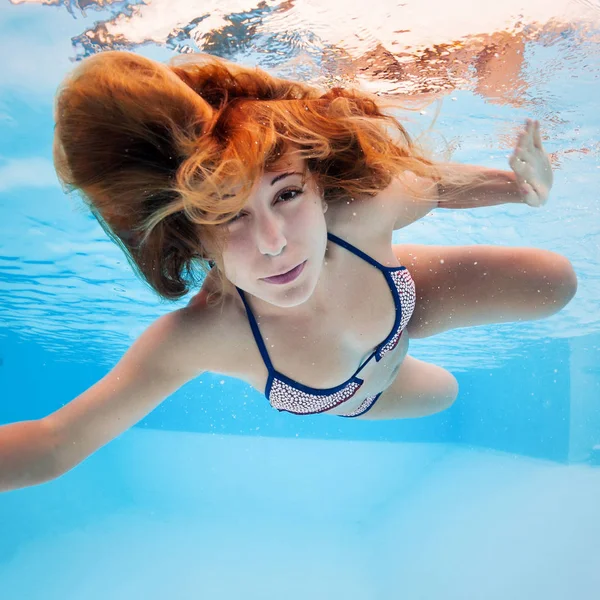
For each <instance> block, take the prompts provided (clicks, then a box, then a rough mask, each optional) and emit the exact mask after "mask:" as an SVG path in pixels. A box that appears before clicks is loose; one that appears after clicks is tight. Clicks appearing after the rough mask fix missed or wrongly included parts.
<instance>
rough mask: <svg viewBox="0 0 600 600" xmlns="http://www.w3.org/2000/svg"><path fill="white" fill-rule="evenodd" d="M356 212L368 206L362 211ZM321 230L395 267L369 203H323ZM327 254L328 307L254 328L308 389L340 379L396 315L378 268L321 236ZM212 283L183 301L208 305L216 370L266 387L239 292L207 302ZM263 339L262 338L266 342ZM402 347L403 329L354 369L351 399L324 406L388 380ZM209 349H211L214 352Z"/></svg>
mask: <svg viewBox="0 0 600 600" xmlns="http://www.w3.org/2000/svg"><path fill="white" fill-rule="evenodd" d="M362 211H369V215H368V217H367V215H366V214H365V215H364V216H365V218H364V219H362V218H361V214H360V213H361V212H362ZM325 217H326V221H327V230H328V231H329V232H331V233H333V234H335V235H337V236H338V237H340V238H342V239H343V240H345V241H347V242H349V243H351V244H353V245H354V246H356V247H357V248H359V249H360V250H362V251H363V252H365V253H367V254H369V255H370V256H371V257H372V258H374V259H375V260H377V261H379V262H380V263H381V264H382V265H385V266H388V267H396V266H400V265H399V263H398V261H397V259H396V256H395V255H394V252H393V250H392V246H391V234H392V230H393V226H387V225H386V224H385V223H383V224H382V225H381V226H379V229H377V228H373V227H369V226H368V224H367V223H366V222H365V221H366V220H368V221H370V222H371V223H373V202H372V200H371V201H366V202H361V201H358V202H354V203H352V204H346V203H341V204H337V205H330V209H329V210H328V211H327V213H326V214H325ZM327 260H328V261H329V264H330V266H332V267H334V268H331V273H334V275H333V276H332V277H331V278H330V281H329V282H328V283H327V285H328V287H329V294H328V295H329V296H330V297H331V305H330V306H331V308H330V309H328V310H327V312H326V313H319V314H315V315H314V318H311V320H310V322H307V321H306V320H303V321H302V322H294V321H291V320H286V321H285V322H282V321H281V320H278V321H277V322H270V321H269V320H268V319H262V320H261V322H260V331H261V333H262V336H263V338H264V339H265V340H266V344H267V348H268V352H269V355H270V358H271V361H272V362H273V365H274V368H275V369H277V371H278V372H280V373H283V374H285V375H286V376H288V377H290V378H292V379H294V380H295V381H297V382H298V383H301V384H303V385H306V386H310V387H313V388H331V387H335V386H337V385H339V384H340V383H342V382H344V381H346V380H347V379H348V378H349V377H350V376H351V375H352V374H353V373H354V372H355V370H356V369H357V368H358V366H359V365H360V364H361V362H362V361H363V360H364V359H365V358H366V357H368V356H369V354H370V353H371V352H372V351H373V349H374V348H375V347H376V346H377V345H378V344H380V343H381V342H382V341H383V340H384V339H385V338H386V336H387V335H388V334H389V333H390V330H391V329H392V327H393V325H394V320H395V316H396V314H395V305H394V299H393V296H392V293H391V291H390V287H389V285H388V284H387V282H386V280H385V277H384V275H383V273H382V272H381V271H380V270H379V269H377V268H375V267H374V266H373V265H370V264H369V263H367V262H366V261H364V260H362V259H361V258H360V257H358V256H356V255H355V254H352V253H351V252H349V251H348V250H347V249H345V248H343V247H341V246H338V245H337V244H334V243H333V242H331V241H329V242H328V248H327ZM214 285H215V282H214V280H213V278H212V277H211V276H210V275H209V277H207V279H206V280H205V282H204V285H203V287H202V289H201V291H200V292H199V293H198V295H197V296H196V297H195V298H194V300H193V301H192V302H191V303H190V308H191V309H193V310H203V311H205V310H208V311H214V318H215V325H216V330H218V333H216V332H215V333H216V335H215V336H214V339H215V343H216V344H218V346H219V347H218V349H217V348H216V349H215V350H216V353H217V356H218V357H219V359H220V361H219V362H220V363H221V366H220V367H219V368H218V369H216V370H217V371H218V372H219V373H222V374H225V375H230V376H232V377H236V378H238V379H242V380H244V381H246V382H247V383H249V384H250V385H251V386H252V387H254V388H255V389H256V390H258V391H259V392H260V393H261V394H264V392H265V386H266V383H267V378H268V371H267V367H266V366H265V364H264V362H263V359H262V357H261V355H260V352H259V349H258V347H257V345H256V341H255V340H254V337H253V335H252V331H251V328H250V324H249V321H248V317H247V315H246V312H245V310H244V308H243V306H242V305H241V302H240V300H239V297H238V298H234V297H228V298H227V299H226V300H225V301H224V305H223V307H222V308H221V306H220V305H219V306H216V307H207V305H206V295H207V293H208V292H209V291H210V290H211V289H213V286H214ZM267 339H268V341H267ZM407 350H408V335H407V332H406V330H405V331H404V332H403V334H402V336H401V338H400V341H399V343H398V345H397V346H396V347H395V348H394V349H393V350H392V351H391V352H388V353H387V354H386V355H385V356H383V358H382V359H381V360H380V361H379V362H376V361H375V360H372V361H370V362H369V363H368V364H367V365H366V366H365V367H364V369H363V370H362V371H361V378H363V379H364V384H363V385H362V387H361V388H360V389H359V390H358V392H357V393H356V394H355V396H353V397H352V398H351V399H350V400H348V401H347V402H345V403H344V404H343V405H341V406H338V407H336V408H334V409H331V410H330V411H329V412H330V413H331V414H345V413H348V412H349V411H352V410H354V409H355V408H357V407H358V406H359V405H360V404H361V402H363V400H364V399H365V398H366V397H367V396H369V395H373V394H377V393H379V392H381V391H383V390H384V389H386V387H387V386H388V385H389V384H390V383H391V381H392V380H393V378H394V377H395V375H396V373H397V370H398V368H399V366H400V364H401V363H402V361H403V360H404V357H405V356H406V353H407ZM213 356H214V355H213Z"/></svg>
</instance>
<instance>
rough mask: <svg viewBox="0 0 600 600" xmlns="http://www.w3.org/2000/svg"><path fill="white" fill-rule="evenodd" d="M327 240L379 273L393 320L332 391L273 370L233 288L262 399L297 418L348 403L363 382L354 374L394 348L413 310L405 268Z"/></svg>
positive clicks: (253, 321)
mask: <svg viewBox="0 0 600 600" xmlns="http://www.w3.org/2000/svg"><path fill="white" fill-rule="evenodd" d="M327 238H328V239H329V240H331V241H332V242H334V243H336V244H338V245H340V246H342V247H344V248H346V249H347V250H349V251H350V252H352V253H353V254H356V255H357V256H359V257H360V258H362V259H364V260H366V261H367V262H368V263H370V264H372V265H373V266H374V267H375V268H377V269H379V270H380V271H381V272H382V273H383V275H384V277H385V279H386V281H387V283H388V285H389V287H390V290H391V292H392V296H393V298H394V304H395V307H396V319H395V321H394V326H393V327H392V330H391V331H390V333H389V335H388V336H387V337H386V338H385V339H384V340H383V341H382V342H381V343H380V344H378V345H377V347H376V348H375V350H373V352H372V353H371V354H370V355H369V356H368V357H367V358H366V359H365V360H364V361H363V363H362V364H361V365H360V366H359V367H358V369H356V371H355V372H354V374H353V375H352V376H351V377H350V378H349V379H347V380H346V381H344V383H340V385H338V386H335V387H333V388H327V389H318V388H312V387H309V386H306V385H302V384H301V383H298V382H297V381H294V380H293V379H291V378H289V377H286V376H285V375H284V374H283V373H280V372H279V371H276V370H275V368H274V367H273V363H272V362H271V359H270V358H269V353H268V352H267V348H266V346H265V343H264V340H263V338H262V336H261V334H260V330H259V328H258V324H257V322H256V319H255V318H254V314H253V313H252V309H251V308H250V306H249V304H248V302H247V300H246V297H245V295H244V292H243V291H242V290H241V289H239V288H237V287H236V289H237V291H238V292H239V294H240V296H241V298H242V301H243V302H244V306H245V308H246V314H247V315H248V321H249V322H250V327H251V328H252V334H253V335H254V339H255V341H256V345H257V346H258V349H259V350H260V353H261V356H262V358H263V361H264V363H265V366H266V367H267V370H268V372H269V376H268V379H267V385H266V387H265V396H266V397H267V399H268V400H269V402H270V403H271V406H273V408H276V409H277V410H279V411H286V412H290V413H293V414H297V415H308V414H317V413H322V412H325V411H328V410H331V409H332V408H334V407H336V406H339V405H340V404H343V403H344V402H347V401H348V400H350V398H352V397H353V396H354V395H355V394H356V392H357V391H358V390H359V389H360V387H361V386H362V384H363V383H364V380H363V379H361V378H360V377H357V375H358V373H360V371H361V370H362V369H363V368H364V367H365V366H366V365H367V364H368V363H369V362H370V361H371V360H372V359H373V358H375V360H376V361H377V362H379V361H380V360H381V359H382V358H383V357H384V356H385V355H386V354H387V353H388V352H390V351H391V350H393V349H394V348H395V347H396V345H397V344H398V341H399V340H400V337H401V335H402V331H403V330H404V328H405V327H406V325H407V323H408V321H409V319H410V317H411V316H412V313H413V311H414V308H415V299H416V293H415V284H414V282H413V280H412V277H411V276H410V273H409V272H408V269H407V268H406V267H386V266H384V265H382V264H381V263H379V262H377V261H376V260H375V259H373V258H371V257H370V256H369V255H368V254H365V253H364V252H363V251H362V250H359V249H358V248H356V247H355V246H353V245H352V244H350V243H348V242H346V241H344V240H342V239H341V238H339V237H337V236H336V235H334V234H333V233H327Z"/></svg>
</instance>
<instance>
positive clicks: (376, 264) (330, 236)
mask: <svg viewBox="0 0 600 600" xmlns="http://www.w3.org/2000/svg"><path fill="white" fill-rule="evenodd" d="M327 237H328V239H330V240H331V241H333V242H335V243H336V244H339V245H340V246H343V247H344V248H346V250H350V252H352V253H353V254H356V255H357V256H360V257H361V258H362V259H364V260H366V261H367V262H368V263H370V264H372V265H373V266H374V267H377V268H378V269H382V270H384V271H386V270H390V269H389V267H386V266H385V265H382V264H381V263H380V262H377V261H376V260H375V259H374V258H371V257H370V256H369V255H368V254H365V253H364V252H363V251H362V250H359V249H358V248H357V247H356V246H353V245H352V244H351V243H349V242H346V241H345V240H343V239H342V238H339V237H338V236H337V235H334V234H333V233H329V232H327Z"/></svg>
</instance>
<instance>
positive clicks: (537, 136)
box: [533, 121, 542, 150]
mask: <svg viewBox="0 0 600 600" xmlns="http://www.w3.org/2000/svg"><path fill="white" fill-rule="evenodd" d="M533 144H534V146H535V147H536V148H539V149H540V150H542V135H541V133H540V122H539V121H535V122H534V127H533Z"/></svg>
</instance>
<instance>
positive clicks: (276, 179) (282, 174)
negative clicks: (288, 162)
mask: <svg viewBox="0 0 600 600" xmlns="http://www.w3.org/2000/svg"><path fill="white" fill-rule="evenodd" d="M290 175H302V173H298V172H296V171H288V172H287V173H280V174H279V175H277V177H274V178H273V181H271V185H275V184H276V183H277V182H278V181H279V180H280V179H283V178H284V177H289V176H290Z"/></svg>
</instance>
